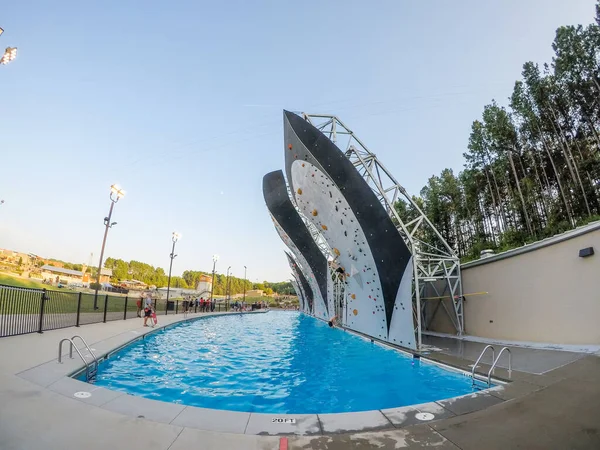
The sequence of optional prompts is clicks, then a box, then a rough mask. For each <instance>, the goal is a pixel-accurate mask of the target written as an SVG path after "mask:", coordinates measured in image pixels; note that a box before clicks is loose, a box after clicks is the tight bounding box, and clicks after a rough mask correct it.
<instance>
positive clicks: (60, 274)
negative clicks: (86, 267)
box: [40, 265, 83, 284]
mask: <svg viewBox="0 0 600 450" xmlns="http://www.w3.org/2000/svg"><path fill="white" fill-rule="evenodd" d="M40 270H41V271H42V278H43V279H44V281H50V282H52V283H61V284H73V283H81V284H83V272H81V271H80V270H71V269H63V268H62V267H54V266H49V265H44V266H42V267H41V269H40Z"/></svg>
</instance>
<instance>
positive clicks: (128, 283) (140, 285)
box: [119, 280, 148, 290]
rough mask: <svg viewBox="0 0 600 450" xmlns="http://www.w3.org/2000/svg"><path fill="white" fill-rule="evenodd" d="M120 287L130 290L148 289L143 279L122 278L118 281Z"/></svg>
mask: <svg viewBox="0 0 600 450" xmlns="http://www.w3.org/2000/svg"><path fill="white" fill-rule="evenodd" d="M119 285H120V286H121V287H124V288H125V289H130V290H144V289H148V285H147V284H146V283H144V282H143V281H139V280H124V281H121V282H120V283H119Z"/></svg>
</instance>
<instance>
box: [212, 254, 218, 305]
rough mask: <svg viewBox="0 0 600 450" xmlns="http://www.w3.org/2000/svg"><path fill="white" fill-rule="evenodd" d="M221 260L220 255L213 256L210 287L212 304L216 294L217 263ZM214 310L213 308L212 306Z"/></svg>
mask: <svg viewBox="0 0 600 450" xmlns="http://www.w3.org/2000/svg"><path fill="white" fill-rule="evenodd" d="M218 260H219V255H213V276H212V284H211V285H210V301H211V303H212V302H213V301H214V295H213V294H214V292H215V269H216V267H217V261H218ZM211 308H212V306H211Z"/></svg>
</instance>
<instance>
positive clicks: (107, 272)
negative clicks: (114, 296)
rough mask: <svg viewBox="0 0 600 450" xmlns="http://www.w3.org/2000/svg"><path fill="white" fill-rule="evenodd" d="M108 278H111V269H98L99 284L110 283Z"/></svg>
mask: <svg viewBox="0 0 600 450" xmlns="http://www.w3.org/2000/svg"><path fill="white" fill-rule="evenodd" d="M110 277H112V269H107V268H106V267H103V268H102V269H100V283H101V284H102V283H110Z"/></svg>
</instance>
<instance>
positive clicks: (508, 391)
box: [0, 313, 600, 450]
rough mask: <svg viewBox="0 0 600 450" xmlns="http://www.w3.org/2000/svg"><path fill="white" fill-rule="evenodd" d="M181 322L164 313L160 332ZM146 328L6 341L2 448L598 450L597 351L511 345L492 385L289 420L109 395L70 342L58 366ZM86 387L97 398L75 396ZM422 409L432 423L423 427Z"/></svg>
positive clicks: (463, 358) (131, 325) (444, 354)
mask: <svg viewBox="0 0 600 450" xmlns="http://www.w3.org/2000/svg"><path fill="white" fill-rule="evenodd" d="M218 314H219V313H214V314H209V313H206V314H190V315H189V316H188V319H193V318H196V317H199V316H209V315H218ZM221 314H231V313H221ZM182 319H183V316H182V315H176V316H175V315H173V316H162V317H160V326H161V327H164V326H168V325H170V324H173V323H175V322H178V321H181V320H182ZM151 331H156V330H152V329H149V328H143V327H142V326H141V321H140V319H130V320H127V321H115V322H109V323H99V324H93V325H86V326H82V327H80V328H75V327H73V328H66V329H61V330H53V331H47V332H44V334H37V333H35V334H28V335H22V336H14V337H9V338H2V339H0V361H1V362H0V450H13V449H14V450H29V449H32V450H35V449H44V450H53V449H57V450H58V449H61V450H62V449H80V448H86V449H102V450H106V449H110V450H121V449H124V450H125V449H127V450H129V449H132V448H144V449H156V450H185V449H195V450H197V449H201V450H204V449H219V450H220V449H228V450H229V449H231V450H237V449H244V450H246V449H256V450H259V449H260V450H263V449H264V450H271V449H272V450H277V449H279V448H280V435H281V436H286V437H283V438H281V439H282V440H287V441H288V449H289V450H295V449H321V450H342V449H349V448H358V449H398V448H428V447H430V446H435V447H437V448H442V449H512V448H523V449H567V448H568V449H597V448H600V357H598V356H596V355H585V354H579V353H570V352H552V353H539V352H547V351H548V350H535V349H522V348H519V349H515V350H513V357H514V359H513V367H514V368H516V369H519V370H513V371H512V372H511V373H510V374H509V373H508V371H507V370H506V369H503V368H500V369H497V370H496V371H495V374H494V376H495V377H497V378H499V379H504V380H510V381H511V382H510V383H507V384H504V385H501V386H498V387H496V388H493V389H492V390H487V391H482V392H480V393H477V394H470V395H467V396H463V397H459V398H455V399H449V400H442V401H438V402H432V403H428V404H425V405H414V406H411V407H404V408H395V409H389V410H383V411H367V412H362V413H345V414H319V415H290V416H285V415H280V414H278V415H269V414H250V413H237V412H231V411H217V410H208V409H203V408H195V407H186V406H183V405H176V404H170V403H164V402H159V401H155V400H149V399H145V398H141V397H136V396H132V395H128V394H124V393H121V392H116V391H110V390H107V389H104V388H100V387H95V386H92V385H89V384H86V383H82V382H79V381H77V380H74V379H70V378H67V377H66V375H68V374H70V373H72V372H74V371H75V370H77V369H78V368H81V367H82V365H83V364H82V363H81V360H80V359H79V358H78V357H77V356H76V355H75V356H76V359H72V360H71V359H69V358H68V355H67V352H68V348H67V346H65V349H64V354H65V355H67V356H66V358H65V359H64V360H63V364H58V362H57V360H56V357H57V348H58V342H59V341H60V339H62V338H65V337H71V336H73V335H75V334H80V335H82V336H83V337H84V338H85V339H86V340H87V341H88V343H90V346H91V347H92V348H93V349H94V351H95V352H96V353H97V354H98V355H104V354H106V353H108V352H111V351H113V350H114V349H116V348H118V347H120V346H122V345H124V344H126V343H128V342H130V341H132V340H133V339H137V338H140V337H143V335H145V334H146V333H148V332H151ZM438 339H442V338H438ZM429 344H431V345H434V347H435V349H436V350H434V351H431V352H430V354H428V355H427V357H429V358H431V359H433V360H435V361H438V362H440V363H443V364H448V365H451V366H453V367H457V368H462V369H464V370H469V371H470V369H471V368H470V365H472V364H473V360H474V359H475V357H476V356H477V355H476V353H477V352H478V350H477V349H478V348H481V344H478V343H470V344H467V345H464V344H460V345H459V344H456V343H452V342H450V341H448V342H446V341H444V340H443V339H442V340H435V339H434V340H432V341H430V342H429ZM471 344H475V345H471ZM478 345H479V347H478ZM457 346H459V347H460V348H459V347H457ZM467 347H468V348H467ZM84 354H85V353H84ZM473 355H475V357H473ZM487 368H488V366H486V365H482V366H481V368H479V369H478V372H480V373H482V374H484V373H487ZM79 391H84V392H90V393H91V394H92V395H91V396H90V397H88V398H83V399H78V398H75V397H74V396H73V394H74V393H75V392H79ZM418 413H431V414H433V415H434V418H433V420H430V421H425V422H424V421H420V420H419V419H418V418H417V414H418ZM274 419H294V420H295V423H294V424H290V423H279V422H280V421H277V420H275V422H274Z"/></svg>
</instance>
